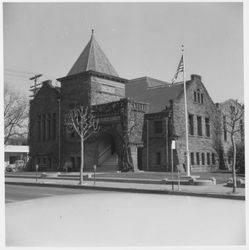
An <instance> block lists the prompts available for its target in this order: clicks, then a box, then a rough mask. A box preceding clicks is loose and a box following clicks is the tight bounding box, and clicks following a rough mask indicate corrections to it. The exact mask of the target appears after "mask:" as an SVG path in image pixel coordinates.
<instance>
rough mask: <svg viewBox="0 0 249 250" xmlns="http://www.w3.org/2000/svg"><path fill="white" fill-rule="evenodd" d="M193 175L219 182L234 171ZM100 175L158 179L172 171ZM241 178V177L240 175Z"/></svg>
mask: <svg viewBox="0 0 249 250" xmlns="http://www.w3.org/2000/svg"><path fill="white" fill-rule="evenodd" d="M191 175H193V176H200V179H202V180H205V179H210V178H212V177H214V178H215V179H216V183H217V184H221V183H226V182H227V181H228V179H229V178H231V177H232V173H229V172H224V173H223V172H211V173H205V172H196V173H194V172H193V173H191ZM97 176H98V177H100V176H101V177H112V178H135V179H136V178H137V179H156V180H162V179H164V178H167V179H171V173H170V172H135V173H134V172H127V173H113V172H112V173H111V172H109V173H108V172H106V173H97ZM173 176H174V179H175V178H177V173H174V174H173ZM238 178H241V177H238Z"/></svg>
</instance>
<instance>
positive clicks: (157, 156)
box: [156, 152, 161, 165]
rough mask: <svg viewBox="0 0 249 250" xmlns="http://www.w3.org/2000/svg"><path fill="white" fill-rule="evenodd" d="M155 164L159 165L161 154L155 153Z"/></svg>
mask: <svg viewBox="0 0 249 250" xmlns="http://www.w3.org/2000/svg"><path fill="white" fill-rule="evenodd" d="M156 164H157V165H161V153H160V152H157V153H156Z"/></svg>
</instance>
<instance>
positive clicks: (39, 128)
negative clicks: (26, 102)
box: [38, 115, 42, 141]
mask: <svg viewBox="0 0 249 250" xmlns="http://www.w3.org/2000/svg"><path fill="white" fill-rule="evenodd" d="M41 131H42V126H41V115H38V140H39V141H41V139H42V136H41Z"/></svg>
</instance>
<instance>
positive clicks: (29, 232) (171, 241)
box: [5, 185, 246, 247]
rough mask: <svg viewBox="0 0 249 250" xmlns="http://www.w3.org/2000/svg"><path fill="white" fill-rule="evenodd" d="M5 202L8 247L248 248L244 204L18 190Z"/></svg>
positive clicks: (9, 190)
mask: <svg viewBox="0 0 249 250" xmlns="http://www.w3.org/2000/svg"><path fill="white" fill-rule="evenodd" d="M6 201H7V203H6V205H5V208H6V209H5V213H6V245H7V246H19V247H26V246H41V247H42V246H43V247H54V246H57V247H73V246H81V247H86V246H95V247H98V246H101V247H109V246H112V247H115V246H118V247H128V246H171V245H180V246H183V245H204V246H205V245H244V244H245V232H246V231H245V202H244V201H237V200H226V199H217V198H216V199H213V198H199V197H188V196H173V195H156V194H138V193H123V192H105V191H89V190H70V189H58V188H45V187H24V186H17V185H16V186H14V185H13V186H11V185H6ZM15 201H16V202H15Z"/></svg>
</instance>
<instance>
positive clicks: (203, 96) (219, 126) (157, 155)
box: [29, 32, 244, 172]
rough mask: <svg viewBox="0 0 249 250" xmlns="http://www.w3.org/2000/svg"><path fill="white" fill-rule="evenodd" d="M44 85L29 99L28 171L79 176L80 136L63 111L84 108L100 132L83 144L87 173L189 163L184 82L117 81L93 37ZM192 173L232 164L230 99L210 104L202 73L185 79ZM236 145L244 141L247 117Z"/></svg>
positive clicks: (168, 168) (155, 168) (165, 167)
mask: <svg viewBox="0 0 249 250" xmlns="http://www.w3.org/2000/svg"><path fill="white" fill-rule="evenodd" d="M57 80H58V81H59V82H60V87H56V86H53V85H52V82H51V81H50V80H48V81H44V82H42V84H41V85H40V88H39V89H37V91H36V92H35V93H34V96H33V98H32V99H31V100H30V113H29V115H30V117H29V118H30V119H29V146H30V154H29V156H30V164H31V165H30V166H31V168H33V169H35V166H36V165H37V164H38V165H39V168H40V169H44V170H46V171H49V170H53V171H54V170H58V171H59V170H61V171H62V170H63V169H64V168H65V166H66V167H67V169H68V170H69V171H78V170H79V168H80V162H81V154H80V137H79V136H78V135H77V134H76V133H74V132H69V131H68V130H67V129H66V126H65V122H64V116H65V113H66V112H67V111H68V110H70V109H72V108H75V107H77V106H79V105H82V106H88V107H89V109H90V110H91V112H92V113H93V114H94V116H95V117H96V118H97V119H98V121H99V130H98V132H97V133H96V134H94V135H93V136H91V137H90V138H89V139H88V140H86V141H85V147H84V170H86V171H92V169H93V166H94V165H96V166H97V171H99V172H101V171H103V172H104V171H128V170H132V171H138V170H143V171H171V157H172V156H171V155H172V154H171V143H172V140H175V141H176V148H175V149H174V150H173V164H174V168H176V166H184V164H185V163H186V140H185V139H186V134H185V133H186V132H185V110H184V108H185V106H184V88H183V82H176V83H174V84H171V83H168V82H165V81H161V80H158V79H154V78H151V77H148V76H143V77H139V78H136V79H131V80H128V79H124V78H122V77H120V76H119V75H118V73H117V71H116V70H115V68H114V67H113V66H112V64H111V63H110V61H109V59H108V58H107V56H106V55H105V53H104V52H103V50H102V49H101V47H100V46H99V44H98V42H97V41H96V39H95V36H94V34H93V32H92V35H91V37H90V41H89V42H88V44H87V45H86V46H85V48H84V49H83V51H82V53H81V54H80V55H79V57H78V59H77V60H76V62H75V63H74V65H73V66H72V67H71V69H70V70H69V72H68V74H67V75H66V76H64V77H61V78H58V79H57ZM186 96H187V104H188V128H189V135H188V138H189V152H190V165H191V171H195V172H197V171H211V170H215V169H217V168H219V167H220V165H221V162H223V164H224V166H225V167H226V168H229V167H230V165H231V159H230V158H229V157H228V150H229V148H230V147H231V139H230V135H229V134H228V132H227V129H226V123H225V120H226V119H227V114H226V110H227V109H226V108H227V107H228V106H229V105H231V104H232V103H233V102H234V100H232V99H230V100H227V101H225V102H223V103H214V102H213V101H212V98H211V97H210V95H209V93H208V92H207V89H206V88H205V85H204V83H203V82H202V79H201V76H199V75H196V74H192V75H191V76H190V77H189V78H188V80H187V81H186ZM238 126H239V132H238V133H237V134H236V142H237V143H241V142H243V140H244V118H242V119H241V121H240V122H239V124H238Z"/></svg>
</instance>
